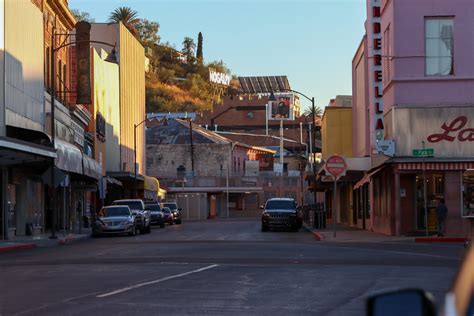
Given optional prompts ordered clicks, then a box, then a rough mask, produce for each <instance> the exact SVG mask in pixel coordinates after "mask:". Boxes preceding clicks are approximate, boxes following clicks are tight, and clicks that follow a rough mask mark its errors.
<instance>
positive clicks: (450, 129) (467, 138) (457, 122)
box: [428, 116, 474, 143]
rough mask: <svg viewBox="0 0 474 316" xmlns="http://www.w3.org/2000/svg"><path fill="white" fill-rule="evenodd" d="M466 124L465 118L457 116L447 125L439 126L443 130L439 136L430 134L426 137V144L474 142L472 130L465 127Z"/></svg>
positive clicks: (473, 131) (473, 129)
mask: <svg viewBox="0 0 474 316" xmlns="http://www.w3.org/2000/svg"><path fill="white" fill-rule="evenodd" d="M467 122H468V119H467V117H465V116H458V117H457V118H455V119H454V120H452V121H451V122H450V123H449V124H447V123H444V124H443V125H442V126H441V129H442V130H443V132H442V133H440V134H432V135H430V136H428V142H430V143H438V142H441V141H447V142H454V141H456V140H458V141H460V142H474V128H469V127H466V125H467Z"/></svg>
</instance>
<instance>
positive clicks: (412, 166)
mask: <svg viewBox="0 0 474 316" xmlns="http://www.w3.org/2000/svg"><path fill="white" fill-rule="evenodd" d="M395 169H396V170H398V171H421V170H423V169H425V170H439V171H447V170H467V169H474V162H425V163H424V164H423V162H404V163H398V164H396V165H395Z"/></svg>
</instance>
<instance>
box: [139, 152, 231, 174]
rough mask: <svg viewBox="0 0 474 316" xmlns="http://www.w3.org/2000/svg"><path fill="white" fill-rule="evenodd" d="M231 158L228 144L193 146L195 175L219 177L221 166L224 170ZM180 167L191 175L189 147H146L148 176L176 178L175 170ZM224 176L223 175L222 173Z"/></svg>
mask: <svg viewBox="0 0 474 316" xmlns="http://www.w3.org/2000/svg"><path fill="white" fill-rule="evenodd" d="M230 157H231V147H230V145H229V144H199V145H194V169H195V175H197V176H199V175H207V176H221V175H222V172H221V166H222V169H223V170H225V169H226V166H227V165H228V163H229V160H230ZM180 165H182V166H184V167H185V168H186V172H187V173H188V174H189V173H191V170H192V166H191V146H190V145H179V144H177V145H174V144H172V145H147V170H148V173H147V174H148V175H150V176H153V177H157V178H162V177H176V175H177V173H176V168H178V167H179V166H180ZM224 175H225V173H224Z"/></svg>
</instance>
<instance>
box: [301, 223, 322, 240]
mask: <svg viewBox="0 0 474 316" xmlns="http://www.w3.org/2000/svg"><path fill="white" fill-rule="evenodd" d="M303 228H304V229H305V230H306V231H307V232H310V233H311V234H313V237H314V239H315V240H317V241H321V240H324V239H326V236H324V234H323V233H318V232H317V231H314V230H312V229H311V228H310V227H308V226H307V225H306V224H303Z"/></svg>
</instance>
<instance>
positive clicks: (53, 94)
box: [49, 26, 117, 239]
mask: <svg viewBox="0 0 474 316" xmlns="http://www.w3.org/2000/svg"><path fill="white" fill-rule="evenodd" d="M61 35H65V36H69V35H70V34H60V33H56V27H54V26H53V29H52V32H51V58H50V64H51V145H52V147H53V149H55V148H56V146H55V145H56V128H55V122H54V121H55V108H56V105H55V103H56V73H55V71H56V68H55V64H56V52H57V51H59V50H60V49H62V48H65V47H68V46H71V45H74V44H78V43H98V44H103V45H106V46H110V47H113V49H112V51H111V53H110V54H109V56H108V57H107V59H106V61H108V62H114V63H117V57H116V55H115V44H113V45H112V44H110V43H107V42H101V41H90V40H80V41H73V42H68V43H65V44H62V45H59V46H58V47H56V36H61ZM54 168H55V159H52V160H51V223H52V224H51V236H50V237H49V238H51V239H57V238H58V237H57V236H56V229H55V224H56V188H55V185H54Z"/></svg>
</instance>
